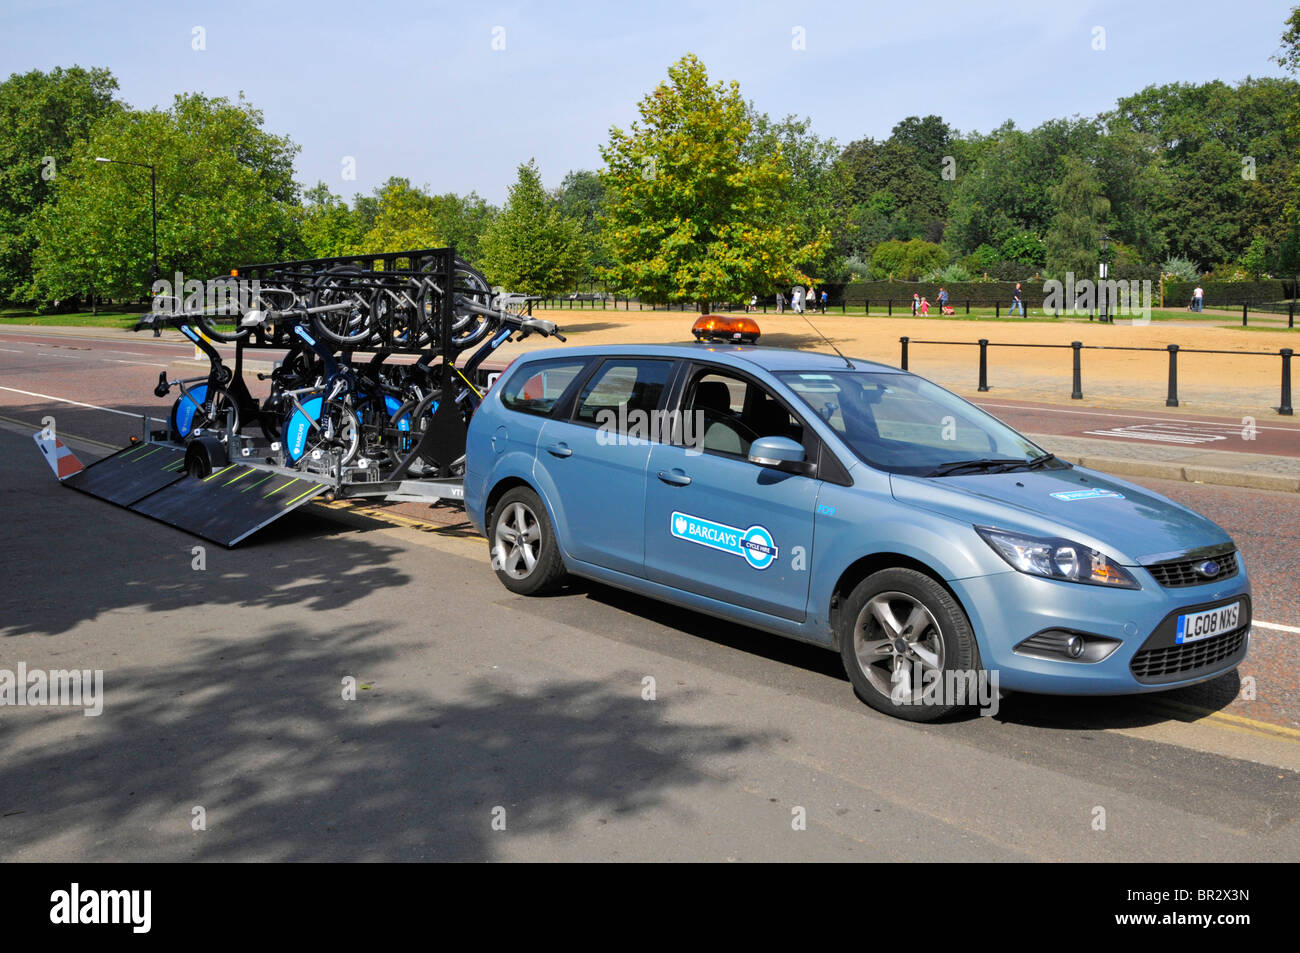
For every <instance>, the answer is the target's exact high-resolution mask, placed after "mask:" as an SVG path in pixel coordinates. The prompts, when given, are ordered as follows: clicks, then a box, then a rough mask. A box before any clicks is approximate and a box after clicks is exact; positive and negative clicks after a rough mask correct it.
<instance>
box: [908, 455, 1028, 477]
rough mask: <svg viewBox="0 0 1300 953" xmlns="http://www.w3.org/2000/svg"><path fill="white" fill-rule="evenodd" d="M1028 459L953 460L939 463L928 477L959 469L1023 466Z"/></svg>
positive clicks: (946, 473) (945, 474) (944, 474)
mask: <svg viewBox="0 0 1300 953" xmlns="http://www.w3.org/2000/svg"><path fill="white" fill-rule="evenodd" d="M1028 462H1029V461H1027V460H1005V459H988V460H954V461H953V462H951V463H941V464H939V465H938V466H937V467H935V468H934V469H933V470H931V471H930V472H929V473H927V474H926V476H928V477H938V476H948V475H949V474H952V473H957V472H959V471H961V470H991V469H993V468H994V467H1023V466H1025V465H1026V464H1027V463H1028Z"/></svg>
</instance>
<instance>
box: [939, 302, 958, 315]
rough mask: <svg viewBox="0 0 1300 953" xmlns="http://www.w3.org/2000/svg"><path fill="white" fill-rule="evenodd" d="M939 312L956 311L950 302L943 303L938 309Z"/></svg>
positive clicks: (953, 312) (954, 312) (951, 312)
mask: <svg viewBox="0 0 1300 953" xmlns="http://www.w3.org/2000/svg"><path fill="white" fill-rule="evenodd" d="M939 313H940V314H956V313H957V309H956V308H954V307H953V306H952V305H950V304H945V305H944V306H943V307H942V308H940V309H939Z"/></svg>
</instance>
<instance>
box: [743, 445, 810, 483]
mask: <svg viewBox="0 0 1300 953" xmlns="http://www.w3.org/2000/svg"><path fill="white" fill-rule="evenodd" d="M804 457H805V454H804V452H803V447H802V446H801V445H800V444H798V443H795V442H794V441H793V440H791V439H790V438H789V437H759V438H758V439H757V440H755V441H754V442H753V443H751V444H750V445H749V462H750V463H754V464H757V465H758V466H760V467H771V468H772V469H774V470H781V471H783V472H785V473H799V474H804V475H807V474H809V473H811V472H812V470H813V465H812V464H811V463H809V462H808V461H807V460H806V459H804Z"/></svg>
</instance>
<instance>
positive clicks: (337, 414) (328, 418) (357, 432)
mask: <svg viewBox="0 0 1300 953" xmlns="http://www.w3.org/2000/svg"><path fill="white" fill-rule="evenodd" d="M294 413H296V410H295V411H292V412H290V414H289V419H290V420H292V419H293V414H294ZM280 429H281V432H282V433H288V432H289V427H288V425H287V422H286V423H282V424H281V428H280ZM360 446H361V425H360V424H359V423H358V422H357V416H356V414H354V413H353V412H352V408H351V407H349V406H347V404H343V403H340V402H339V401H337V400H327V401H325V402H324V403H323V404H322V406H321V411H320V419H319V420H317V421H316V426H315V427H312V428H310V430H309V431H308V433H307V439H306V442H305V443H304V445H303V451H302V455H301V456H299V457H298V458H297V463H298V464H299V465H301V464H303V463H304V462H305V461H308V460H310V459H311V456H312V453H313V452H314V451H317V450H319V451H320V452H321V453H322V454H325V453H329V452H330V451H338V452H339V453H340V455H341V462H342V463H343V465H344V466H346V465H347V464H349V463H351V462H352V460H353V458H355V457H356V455H357V449H358V448H359V447H360Z"/></svg>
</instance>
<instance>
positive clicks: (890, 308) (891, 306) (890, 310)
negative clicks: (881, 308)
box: [886, 298, 894, 315]
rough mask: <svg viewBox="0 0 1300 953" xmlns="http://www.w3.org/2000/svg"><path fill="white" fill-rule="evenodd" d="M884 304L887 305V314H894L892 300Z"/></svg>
mask: <svg viewBox="0 0 1300 953" xmlns="http://www.w3.org/2000/svg"><path fill="white" fill-rule="evenodd" d="M886 304H888V305H889V313H890V314H891V315H892V314H893V313H894V299H893V298H890V299H889V301H887V302H886Z"/></svg>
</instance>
